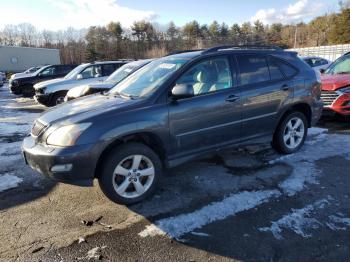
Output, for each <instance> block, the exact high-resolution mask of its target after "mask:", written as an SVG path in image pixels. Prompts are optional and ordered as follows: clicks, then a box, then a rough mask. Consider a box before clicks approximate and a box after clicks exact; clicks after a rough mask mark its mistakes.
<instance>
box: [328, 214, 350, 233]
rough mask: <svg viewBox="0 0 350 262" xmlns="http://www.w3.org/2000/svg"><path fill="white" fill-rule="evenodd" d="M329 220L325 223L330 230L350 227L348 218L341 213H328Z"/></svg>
mask: <svg viewBox="0 0 350 262" xmlns="http://www.w3.org/2000/svg"><path fill="white" fill-rule="evenodd" d="M328 218H329V222H327V223H326V225H327V226H328V227H329V228H330V229H331V230H346V229H347V227H350V218H348V217H344V215H343V214H342V213H338V214H337V215H330V216H329V217H328Z"/></svg>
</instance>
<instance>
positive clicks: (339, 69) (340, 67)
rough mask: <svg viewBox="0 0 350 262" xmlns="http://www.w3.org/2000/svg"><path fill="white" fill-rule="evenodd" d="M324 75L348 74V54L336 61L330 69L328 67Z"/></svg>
mask: <svg viewBox="0 0 350 262" xmlns="http://www.w3.org/2000/svg"><path fill="white" fill-rule="evenodd" d="M325 74H329V75H336V74H350V54H349V55H345V56H343V57H341V58H339V59H338V60H336V61H335V62H334V63H333V64H332V65H331V66H330V67H328V69H327V70H326V72H325Z"/></svg>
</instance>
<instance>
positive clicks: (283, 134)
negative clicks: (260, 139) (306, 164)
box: [272, 112, 308, 154]
mask: <svg viewBox="0 0 350 262" xmlns="http://www.w3.org/2000/svg"><path fill="white" fill-rule="evenodd" d="M307 129H308V122H307V119H306V117H305V115H304V114H303V113H301V112H293V113H290V114H289V115H287V116H286V117H284V119H283V120H282V122H281V123H280V124H279V125H278V127H277V129H276V131H275V134H274V137H273V142H272V146H273V148H274V149H276V150H277V151H278V152H280V153H283V154H292V153H295V152H297V151H298V150H299V149H300V148H301V147H302V146H303V144H304V142H305V139H306V137H307Z"/></svg>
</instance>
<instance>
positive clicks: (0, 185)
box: [0, 173, 23, 192]
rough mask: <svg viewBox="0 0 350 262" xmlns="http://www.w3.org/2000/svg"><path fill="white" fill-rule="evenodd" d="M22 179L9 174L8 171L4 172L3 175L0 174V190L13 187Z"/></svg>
mask: <svg viewBox="0 0 350 262" xmlns="http://www.w3.org/2000/svg"><path fill="white" fill-rule="evenodd" d="M22 181H23V179H21V178H19V177H16V176H14V175H11V174H10V173H6V174H4V175H0V192H2V191H5V190H8V189H11V188H15V187H17V186H18V185H19V183H21V182H22Z"/></svg>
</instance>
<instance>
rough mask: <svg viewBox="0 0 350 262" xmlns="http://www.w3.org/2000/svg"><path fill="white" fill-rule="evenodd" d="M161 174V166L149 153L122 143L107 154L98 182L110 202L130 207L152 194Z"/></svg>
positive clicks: (154, 155)
mask: <svg viewBox="0 0 350 262" xmlns="http://www.w3.org/2000/svg"><path fill="white" fill-rule="evenodd" d="M161 174H162V163H161V161H160V159H159V157H158V156H157V154H156V153H155V152H154V151H153V150H152V149H150V148H149V147H148V146H146V145H144V144H140V143H126V144H123V145H121V146H118V147H117V148H116V149H114V150H112V151H111V152H110V153H109V156H108V157H107V158H106V160H105V161H104V163H103V169H102V173H101V174H100V176H99V178H98V182H99V185H100V188H101V190H102V192H103V193H104V194H105V195H106V196H107V197H108V198H109V199H110V200H111V201H113V202H115V203H118V204H123V205H131V204H135V203H138V202H140V201H142V200H144V199H145V198H147V197H149V196H150V195H152V194H153V192H154V191H155V189H156V187H157V185H158V183H159V181H160V178H161Z"/></svg>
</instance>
